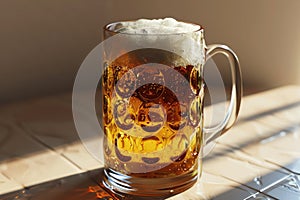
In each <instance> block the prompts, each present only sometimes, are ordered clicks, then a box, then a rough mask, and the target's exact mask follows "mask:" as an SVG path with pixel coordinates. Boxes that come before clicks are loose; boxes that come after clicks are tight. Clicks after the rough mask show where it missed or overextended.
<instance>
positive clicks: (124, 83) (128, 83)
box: [115, 66, 136, 98]
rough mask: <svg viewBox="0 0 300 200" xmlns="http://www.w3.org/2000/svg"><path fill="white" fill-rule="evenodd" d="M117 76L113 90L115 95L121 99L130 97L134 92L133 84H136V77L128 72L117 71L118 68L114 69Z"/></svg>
mask: <svg viewBox="0 0 300 200" xmlns="http://www.w3.org/2000/svg"><path fill="white" fill-rule="evenodd" d="M115 71H116V72H115V73H117V75H116V76H115V77H117V78H116V85H115V89H116V92H117V94H118V95H119V96H120V97H122V98H128V97H130V96H131V95H132V93H133V92H134V90H135V84H136V77H135V74H134V73H133V72H132V71H131V70H129V71H126V70H123V68H122V69H119V67H118V66H117V67H116V70H115Z"/></svg>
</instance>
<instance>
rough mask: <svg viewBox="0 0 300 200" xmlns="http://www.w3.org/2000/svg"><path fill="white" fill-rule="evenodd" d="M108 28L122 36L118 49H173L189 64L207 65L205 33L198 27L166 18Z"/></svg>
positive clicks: (126, 22) (132, 22)
mask: <svg viewBox="0 0 300 200" xmlns="http://www.w3.org/2000/svg"><path fill="white" fill-rule="evenodd" d="M107 28H108V29H109V30H110V31H113V32H116V33H120V34H118V36H119V38H118V40H117V41H118V43H117V44H115V45H118V46H123V47H126V46H134V47H136V48H145V47H146V46H147V47H148V48H157V47H158V46H159V47H164V48H163V49H172V51H173V52H174V53H176V54H177V55H181V56H182V57H183V58H185V59H186V60H187V61H188V62H189V63H190V64H193V65H197V64H199V63H200V64H204V60H205V50H204V48H205V42H204V39H203V37H204V36H203V29H201V27H200V26H199V25H196V24H190V23H185V22H180V21H177V20H175V19H173V18H164V19H138V20H136V21H123V22H118V23H113V24H111V25H110V26H108V27H107ZM110 48H113V47H110Z"/></svg>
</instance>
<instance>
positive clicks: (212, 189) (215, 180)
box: [168, 172, 256, 200]
mask: <svg viewBox="0 0 300 200" xmlns="http://www.w3.org/2000/svg"><path fill="white" fill-rule="evenodd" d="M245 188H246V187H241V186H240V184H238V183H236V182H233V181H230V180H228V179H225V178H223V177H221V176H216V175H213V174H210V173H207V172H203V173H202V176H201V179H200V180H199V181H198V182H197V183H196V184H195V185H194V186H193V187H192V188H190V189H189V190H187V191H185V192H183V193H181V194H178V195H176V196H174V197H171V198H168V200H208V199H214V198H216V197H218V199H224V198H221V197H223V196H224V195H225V194H226V193H229V192H233V190H235V191H234V192H237V193H238V194H236V195H238V196H235V197H236V198H242V197H241V193H244V195H245V196H248V195H249V196H250V195H251V194H255V193H256V192H255V191H253V190H251V189H249V188H246V189H245ZM245 190H246V191H245Z"/></svg>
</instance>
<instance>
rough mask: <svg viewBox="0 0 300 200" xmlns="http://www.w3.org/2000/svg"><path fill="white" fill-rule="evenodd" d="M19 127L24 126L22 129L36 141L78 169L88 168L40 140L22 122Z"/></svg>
mask: <svg viewBox="0 0 300 200" xmlns="http://www.w3.org/2000/svg"><path fill="white" fill-rule="evenodd" d="M17 125H18V127H22V130H23V131H24V132H25V133H26V135H27V136H29V137H30V138H31V139H33V140H34V141H36V142H38V143H39V144H41V145H42V146H44V147H46V148H47V149H48V150H50V151H52V152H54V153H56V154H58V155H60V156H61V157H62V158H64V159H65V160H66V161H68V162H69V163H71V164H72V165H74V166H75V167H76V168H77V169H79V170H80V171H81V173H82V172H85V171H86V170H84V169H82V168H81V167H80V166H79V165H78V164H76V163H75V162H74V161H72V160H70V159H69V158H68V157H66V156H65V155H64V154H63V153H58V152H57V151H56V150H55V148H53V147H52V146H50V145H48V144H46V143H45V142H43V141H42V140H40V139H39V138H38V137H36V136H35V134H34V133H32V131H31V130H27V129H26V128H24V127H23V125H22V124H21V123H18V124H17Z"/></svg>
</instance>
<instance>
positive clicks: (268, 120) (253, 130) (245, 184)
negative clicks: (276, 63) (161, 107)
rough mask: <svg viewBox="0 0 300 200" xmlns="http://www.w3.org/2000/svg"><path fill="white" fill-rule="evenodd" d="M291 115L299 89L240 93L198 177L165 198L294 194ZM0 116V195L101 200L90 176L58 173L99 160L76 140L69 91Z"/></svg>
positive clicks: (0, 110)
mask: <svg viewBox="0 0 300 200" xmlns="http://www.w3.org/2000/svg"><path fill="white" fill-rule="evenodd" d="M299 116H300V87H296V86H288V87H283V88H278V89H275V90H271V91H266V92H264V93H259V94H255V95H251V96H249V97H246V98H244V101H243V104H242V109H241V115H240V117H239V120H238V122H237V123H236V124H235V126H234V127H233V128H232V129H231V130H230V131H228V132H227V133H226V134H225V135H223V136H222V137H220V138H219V139H218V142H217V145H216V147H215V148H214V150H213V152H211V154H210V155H209V156H207V157H205V159H204V164H203V174H202V177H201V179H200V180H199V182H198V183H197V184H195V186H194V187H192V188H191V189H189V190H187V191H185V192H184V193H181V194H179V195H176V196H173V197H171V198H170V199H173V200H175V199H178V200H179V199H183V200H184V199H203V200H204V199H205V200H206V199H222V200H223V199H282V193H283V192H284V193H285V194H286V195H287V196H288V195H290V196H289V198H290V199H291V200H294V199H295V200H299V198H298V197H299V196H300V192H299V190H298V189H299V188H300V186H299V185H297V184H298V183H299V182H297V181H296V183H295V184H294V183H293V182H292V181H291V180H290V179H293V178H294V179H297V177H298V176H297V175H299V174H300V145H299V144H300V117H299ZM0 120H1V121H0V133H1V134H0V195H1V194H5V193H9V192H12V191H16V190H19V189H21V188H22V187H26V188H28V187H29V189H25V190H20V191H18V192H16V193H10V194H6V195H4V196H2V197H5V198H6V199H9V198H10V197H16V195H18V196H19V197H25V196H26V195H27V196H28V198H24V199H54V198H56V199H68V198H69V199H76V198H77V199H82V198H84V199H97V198H98V199H101V198H100V196H101V195H100V193H101V192H102V190H101V188H99V187H98V186H97V184H96V182H98V181H99V180H98V181H97V180H95V177H91V176H92V175H86V174H85V175H84V174H83V175H77V176H72V177H70V178H63V179H59V178H62V177H66V176H69V175H72V174H81V173H83V172H86V171H89V170H93V169H96V168H100V167H102V166H103V165H102V164H101V163H99V162H98V161H96V160H95V159H94V158H93V157H92V156H90V154H89V153H88V152H87V151H86V150H85V148H84V147H83V146H82V144H81V143H80V142H79V141H78V136H77V134H76V131H75V128H74V124H73V121H72V112H71V98H70V95H59V96H54V97H49V98H44V99H38V100H31V101H26V102H19V103H15V104H11V105H5V106H2V107H0ZM94 173H97V174H99V173H100V172H98V171H95V172H94ZM97 177H98V176H97ZM54 179H58V180H57V181H52V182H49V183H45V184H42V185H37V186H34V185H36V184H38V183H42V182H47V181H50V180H54ZM96 179H98V178H96ZM66 183H67V184H66ZM53 184H54V185H53ZM31 186H33V187H31ZM91 186H94V187H92V188H91ZM297 187H299V188H298V189H297ZM50 188H51V190H50ZM97 188H98V189H97ZM50 191H52V192H51V193H50ZM87 191H90V192H87ZM291 191H292V192H291ZM97 193H98V197H97ZM80 195H83V196H80ZM99 195H100V196H99ZM280 195H281V196H280ZM0 197H1V196H0ZM29 197H30V198H29ZM71 197H73V198H71ZM111 198H114V197H111ZM0 199H1V198H0ZM102 199H105V197H103V198H102ZM107 199H108V198H107Z"/></svg>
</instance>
